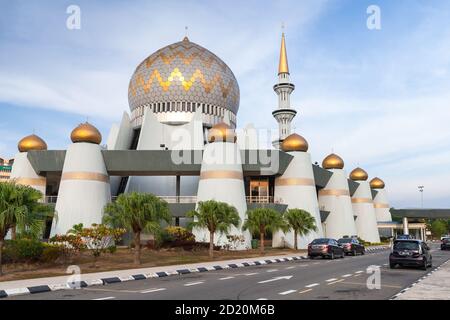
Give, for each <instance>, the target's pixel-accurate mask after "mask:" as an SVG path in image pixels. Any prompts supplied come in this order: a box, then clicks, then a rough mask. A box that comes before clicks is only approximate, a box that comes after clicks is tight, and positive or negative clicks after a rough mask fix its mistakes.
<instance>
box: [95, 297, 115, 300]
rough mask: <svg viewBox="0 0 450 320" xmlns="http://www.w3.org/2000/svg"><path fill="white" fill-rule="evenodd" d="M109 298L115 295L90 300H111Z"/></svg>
mask: <svg viewBox="0 0 450 320" xmlns="http://www.w3.org/2000/svg"><path fill="white" fill-rule="evenodd" d="M111 299H115V297H104V298H97V299H92V300H111Z"/></svg>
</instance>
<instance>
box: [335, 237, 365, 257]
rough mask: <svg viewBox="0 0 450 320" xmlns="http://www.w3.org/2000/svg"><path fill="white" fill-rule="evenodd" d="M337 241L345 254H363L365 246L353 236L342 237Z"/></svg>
mask: <svg viewBox="0 0 450 320" xmlns="http://www.w3.org/2000/svg"><path fill="white" fill-rule="evenodd" d="M338 243H339V244H340V245H341V246H342V248H343V249H344V252H345V254H351V255H353V256H356V255H357V254H361V255H363V254H364V253H365V252H366V248H365V247H364V246H363V245H362V244H361V243H359V241H358V239H355V238H342V239H339V240H338Z"/></svg>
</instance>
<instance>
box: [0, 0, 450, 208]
mask: <svg viewBox="0 0 450 320" xmlns="http://www.w3.org/2000/svg"><path fill="white" fill-rule="evenodd" d="M71 4H76V5H79V6H80V8H81V30H72V31H71V30H68V29H67V28H66V19H67V17H68V15H67V14H66V8H67V7H68V6H69V5H71ZM372 4H374V5H378V6H379V7H380V9H381V30H369V29H367V27H366V19H367V17H368V15H367V13H366V9H367V7H368V6H369V5H372ZM282 22H284V23H285V25H286V29H285V30H286V38H287V49H288V56H289V65H290V71H291V79H292V81H293V82H294V83H295V85H296V90H295V91H294V93H293V95H292V104H293V106H294V107H295V108H296V109H297V111H298V115H297V117H296V118H295V120H294V126H295V131H296V132H298V133H300V134H301V135H303V136H304V137H305V138H307V140H308V142H309V144H310V152H311V154H312V158H313V161H318V162H321V160H322V159H323V158H324V157H325V156H326V155H327V154H328V153H330V152H331V150H332V149H333V150H334V151H335V152H336V153H338V154H339V155H341V156H342V157H343V158H344V160H345V162H346V169H347V171H350V170H351V169H352V168H354V167H355V166H357V165H360V166H361V167H363V168H364V169H366V170H367V171H368V172H369V175H370V176H375V175H377V176H380V177H381V178H383V179H384V180H385V182H386V185H387V188H388V191H389V196H390V199H391V203H392V204H393V205H394V206H396V207H415V206H418V205H419V204H420V196H419V192H418V191H417V186H418V185H424V186H425V196H424V198H425V201H424V203H425V206H426V207H450V187H449V186H448V181H449V180H450V169H449V168H448V166H449V163H450V126H449V125H448V122H449V119H450V91H449V88H450V54H449V52H450V3H449V2H448V1H439V0H428V1H424V0H422V1H419V0H396V1H381V0H371V1H365V0H334V1H333V0H330V1H325V0H324V1H321V0H311V1H298V0H296V1H282V0H280V1H261V0H259V1H257V0H254V1H245V2H244V3H243V1H224V0H222V1H200V0H199V1H167V0H166V1H92V0H91V1H76V0H72V1H50V0H47V1H45V0H39V1H37V0H34V1H33V0H29V1H20V0H19V1H6V0H0V111H1V113H0V115H1V117H0V136H1V139H0V156H1V157H5V158H9V157H13V156H14V154H15V153H16V150H17V149H16V145H17V141H18V140H19V139H20V138H22V137H23V136H25V135H28V134H30V133H32V132H33V130H34V131H35V132H36V134H38V135H40V136H41V137H43V138H44V139H45V140H46V141H47V143H48V145H49V147H50V148H51V149H62V148H65V147H67V145H68V144H69V143H70V140H69V136H70V132H71V130H72V129H73V128H74V127H75V126H76V125H77V124H78V123H80V122H83V121H85V120H86V117H89V121H90V122H92V123H94V124H95V125H96V126H97V127H98V128H99V129H100V130H101V131H102V134H103V136H104V137H106V136H107V134H108V130H109V127H110V126H111V124H112V122H118V121H119V120H120V118H121V114H122V112H123V111H124V110H128V102H127V89H128V81H129V79H130V77H131V75H132V73H133V71H134V69H135V67H136V66H137V65H138V64H139V63H140V62H141V61H142V60H143V59H144V58H145V57H146V56H148V55H149V54H151V53H152V52H154V51H156V50H157V49H159V48H160V47H163V46H165V45H167V44H170V43H173V42H176V41H179V40H180V39H181V38H182V37H183V36H184V32H185V30H184V27H185V26H186V25H187V26H189V31H188V33H189V38H190V39H191V41H194V42H196V43H198V44H200V45H201V46H204V47H206V48H208V49H209V50H211V51H212V52H214V53H216V54H217V55H218V56H219V57H221V58H222V59H223V60H224V61H225V62H226V63H227V64H228V65H229V66H230V68H231V69H232V70H233V71H234V73H235V75H236V77H237V79H238V81H239V85H240V89H241V104H240V110H239V113H238V126H239V127H245V126H246V125H247V124H248V123H253V124H254V125H255V126H256V127H257V128H272V129H276V123H275V121H274V119H273V118H272V115H271V112H272V110H273V109H274V108H275V107H276V103H277V98H276V95H275V94H274V92H273V91H272V86H273V84H274V83H275V81H276V68H277V59H278V52H279V42H280V25H281V23H282Z"/></svg>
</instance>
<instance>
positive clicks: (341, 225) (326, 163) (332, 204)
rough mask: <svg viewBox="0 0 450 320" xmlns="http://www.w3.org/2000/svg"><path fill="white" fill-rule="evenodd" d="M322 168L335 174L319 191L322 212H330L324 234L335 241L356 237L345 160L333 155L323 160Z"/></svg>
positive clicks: (325, 223)
mask: <svg viewBox="0 0 450 320" xmlns="http://www.w3.org/2000/svg"><path fill="white" fill-rule="evenodd" d="M322 167H323V168H325V169H327V170H330V171H331V172H332V173H333V175H332V176H331V178H330V180H329V181H328V183H327V185H326V186H325V188H323V189H322V190H320V191H319V206H320V208H321V210H325V211H329V212H330V214H329V215H328V217H327V220H326V221H325V222H324V228H323V232H324V234H325V236H326V237H327V238H334V239H339V238H342V237H343V236H348V237H350V236H354V235H356V234H357V233H356V226H355V219H354V217H353V208H352V202H351V199H350V191H349V187H348V180H347V174H346V173H345V171H344V160H342V158H341V157H339V156H338V155H336V154H334V153H332V154H330V155H328V156H327V157H326V158H325V159H324V160H323V162H322ZM322 208H323V209H322Z"/></svg>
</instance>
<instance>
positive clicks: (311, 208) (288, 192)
mask: <svg viewBox="0 0 450 320" xmlns="http://www.w3.org/2000/svg"><path fill="white" fill-rule="evenodd" d="M281 149H282V150H283V151H285V152H287V153H289V154H290V155H291V156H293V159H292V160H291V162H290V163H289V166H288V167H287V169H286V171H285V172H284V173H283V175H282V176H281V177H278V178H276V179H275V192H274V197H275V198H276V199H282V202H283V204H287V205H288V209H303V210H306V211H308V212H309V213H310V214H311V215H312V216H313V217H314V219H315V220H316V227H317V231H316V232H314V231H313V232H311V233H309V234H308V235H306V236H302V237H300V236H298V239H297V241H298V243H297V245H298V248H299V249H305V248H307V246H308V243H310V242H311V241H312V240H314V239H315V238H321V237H323V232H322V224H321V221H320V210H319V203H318V201H317V193H316V183H315V181H314V173H313V169H312V163H311V156H310V154H309V153H308V152H307V151H308V142H307V141H306V140H305V139H304V138H303V137H302V136H300V135H298V134H295V133H293V134H291V135H289V136H288V137H287V138H286V139H285V140H284V141H283V143H282V144H281ZM285 245H286V246H288V247H290V248H294V233H293V232H292V231H289V232H287V233H284V232H276V233H275V234H274V235H273V246H274V247H281V246H285Z"/></svg>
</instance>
